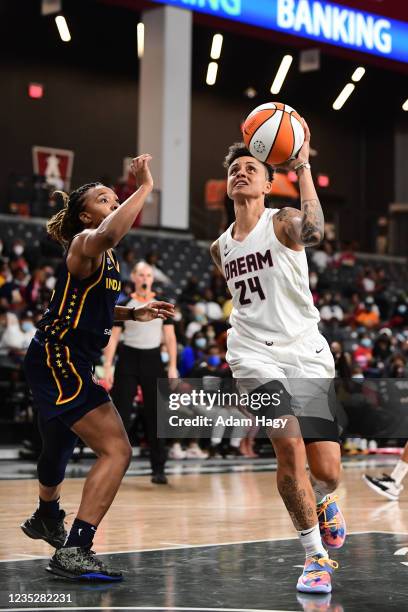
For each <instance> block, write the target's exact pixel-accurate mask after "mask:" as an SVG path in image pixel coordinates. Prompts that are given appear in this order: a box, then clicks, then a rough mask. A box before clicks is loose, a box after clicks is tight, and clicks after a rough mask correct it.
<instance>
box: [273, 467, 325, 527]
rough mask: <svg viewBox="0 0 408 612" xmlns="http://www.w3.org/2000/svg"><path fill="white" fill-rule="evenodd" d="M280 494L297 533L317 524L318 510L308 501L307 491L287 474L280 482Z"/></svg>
mask: <svg viewBox="0 0 408 612" xmlns="http://www.w3.org/2000/svg"><path fill="white" fill-rule="evenodd" d="M278 488H279V493H280V494H281V497H282V500H283V503H284V504H285V506H286V509H287V511H288V512H289V515H290V518H291V519H292V522H293V525H294V527H295V529H296V530H297V531H302V530H303V529H308V528H310V527H313V526H314V525H315V524H316V523H317V517H316V510H315V508H314V507H313V506H312V505H311V504H310V502H309V501H308V499H307V495H306V491H305V489H301V488H299V485H298V483H297V482H296V480H295V479H294V478H292V477H291V476H289V475H288V474H286V475H285V476H284V477H283V478H282V479H281V480H280V481H279V482H278Z"/></svg>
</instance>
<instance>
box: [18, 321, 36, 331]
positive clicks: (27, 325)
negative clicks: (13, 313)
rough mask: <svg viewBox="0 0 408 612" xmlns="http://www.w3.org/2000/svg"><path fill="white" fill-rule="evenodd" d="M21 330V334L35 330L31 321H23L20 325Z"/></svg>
mask: <svg viewBox="0 0 408 612" xmlns="http://www.w3.org/2000/svg"><path fill="white" fill-rule="evenodd" d="M21 329H22V330H23V332H30V331H32V330H33V329H35V327H34V325H33V323H31V321H23V322H22V324H21Z"/></svg>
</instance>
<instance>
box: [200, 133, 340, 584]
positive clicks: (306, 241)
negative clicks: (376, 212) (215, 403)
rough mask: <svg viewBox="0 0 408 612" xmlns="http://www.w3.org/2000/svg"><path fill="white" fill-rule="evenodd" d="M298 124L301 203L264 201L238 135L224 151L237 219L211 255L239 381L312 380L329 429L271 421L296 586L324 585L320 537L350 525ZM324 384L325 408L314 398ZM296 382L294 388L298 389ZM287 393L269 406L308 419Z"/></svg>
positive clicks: (324, 539) (268, 174)
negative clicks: (309, 251)
mask: <svg viewBox="0 0 408 612" xmlns="http://www.w3.org/2000/svg"><path fill="white" fill-rule="evenodd" d="M304 129H305V142H304V144H303V146H302V148H301V150H300V152H299V155H298V157H297V159H296V160H293V161H291V162H290V163H288V164H287V165H286V167H287V168H291V169H294V170H295V171H296V172H297V175H298V179H299V189H300V195H301V209H300V210H298V209H295V208H283V209H281V210H279V209H269V208H265V198H266V197H267V196H268V194H270V193H271V189H272V179H273V172H274V171H273V168H272V167H271V166H270V165H268V164H265V163H262V162H260V161H258V160H257V159H255V158H254V157H252V156H251V154H250V153H249V151H248V150H247V149H246V148H245V145H243V144H235V145H233V146H232V147H230V149H229V153H228V155H227V157H226V160H225V166H226V168H227V169H228V186H227V191H228V196H229V197H230V198H231V199H232V200H233V202H234V208H235V217H236V221H235V223H233V224H232V225H231V226H230V227H229V228H228V229H227V231H226V232H224V234H222V236H220V238H219V239H218V240H216V241H215V242H214V243H213V244H212V245H211V255H212V257H213V260H214V262H215V263H216V265H217V266H218V268H219V269H220V270H221V272H222V273H223V275H224V276H225V279H226V281H227V284H228V289H229V291H230V292H231V295H232V301H233V310H232V313H231V317H230V323H231V329H230V330H229V332H228V352H227V361H228V363H229V365H230V367H231V370H232V373H233V376H234V378H236V379H239V381H240V382H241V383H242V382H245V380H246V379H251V381H252V385H253V387H252V389H254V383H253V381H254V380H255V381H260V382H258V385H260V386H259V387H258V388H257V390H259V389H261V388H262V389H263V390H264V389H268V384H265V382H269V383H274V381H275V386H276V384H277V383H278V381H285V382H284V387H285V389H291V388H292V387H293V384H295V383H297V385H298V387H299V385H300V383H302V380H300V379H303V382H304V388H305V389H307V388H309V387H310V385H311V384H312V385H313V386H314V387H315V390H316V389H317V392H316V395H315V397H316V398H317V401H316V402H314V400H313V399H312V401H311V402H310V405H309V410H310V406H311V408H312V412H311V413H310V412H309V415H310V414H311V415H312V417H313V418H312V419H310V421H312V422H313V423H314V424H315V425H319V424H321V423H324V424H325V426H327V427H326V430H327V431H328V433H327V432H326V430H325V429H323V430H322V431H320V429H319V427H317V430H318V431H319V433H318V434H317V433H312V434H310V433H309V434H307V433H305V432H304V431H302V434H300V431H299V428H297V431H298V432H299V435H297V434H296V433H295V434H292V433H290V432H289V433H288V434H287V435H282V434H281V435H280V436H277V437H276V436H271V435H270V432H269V431H268V435H269V436H270V438H271V442H272V444H273V447H274V450H275V453H276V457H277V462H278V470H277V483H278V489H279V493H280V495H281V497H282V499H283V501H284V503H285V505H286V508H287V510H288V512H289V514H290V517H291V519H292V521H293V524H294V526H295V528H296V530H297V531H298V534H299V537H300V541H301V543H302V544H303V546H304V549H305V553H306V562H305V567H304V571H303V573H302V575H301V576H300V578H299V580H298V584H297V589H298V590H299V591H302V592H314V593H328V592H330V591H331V573H332V571H333V569H335V568H337V563H336V562H335V561H332V560H331V559H329V558H328V553H327V551H326V549H325V546H327V547H331V548H339V547H340V546H342V545H343V543H344V540H345V535H346V530H345V523H344V518H343V516H342V514H341V512H340V510H339V508H338V506H337V503H336V501H335V499H336V498H335V497H334V496H330V493H332V492H333V491H334V490H335V489H336V487H337V485H338V481H339V476H340V470H341V462H340V445H339V443H338V432H337V426H336V424H335V423H334V419H333V417H332V415H331V413H330V411H329V410H328V402H327V386H326V385H325V384H324V381H329V385H330V380H331V379H332V378H333V377H334V363H333V357H332V355H331V352H330V348H329V346H328V344H327V342H326V340H325V338H324V337H323V336H322V335H321V334H320V333H319V331H318V327H317V323H318V321H319V313H318V311H317V309H316V308H315V307H314V305H313V299H312V295H311V292H310V290H309V280H308V266H307V261H306V254H305V247H306V246H315V245H317V244H318V243H319V242H320V241H321V240H322V238H323V231H324V218H323V211H322V208H321V206H320V203H319V199H318V197H317V194H316V190H315V187H314V184H313V179H312V174H311V171H310V164H309V142H310V132H309V129H308V127H307V125H306V123H305V122H304ZM311 379H315V382H314V383H313V381H312V382H310V381H311ZM316 379H318V380H316ZM302 384H303V383H302ZM280 387H282V384H280ZM269 388H270V387H269ZM272 388H273V386H272ZM322 388H324V389H323V395H324V401H323V404H324V405H323V408H322V407H321V406H320V405H319V404H321V399H322V398H321V397H319V395H321V394H320V391H321V389H322ZM302 392H303V391H302V388H300V391H299V393H300V395H301V394H302ZM291 395H293V394H292V393H290V394H287V397H288V398H289V403H288V404H287V405H286V406H285V405H282V406H280V411H278V412H276V410H275V413H274V416H277V417H281V416H284V415H289V424H290V425H293V424H295V425H296V426H298V423H300V422H301V421H302V420H304V421H305V423H306V424H307V422H308V420H307V419H301V418H299V421H297V420H296V418H295V417H294V416H293V415H294V412H293V411H292V409H291V403H290V402H291V401H293V397H292V398H291ZM312 397H313V393H312ZM309 399H310V398H309ZM269 414H270V413H269ZM301 427H302V425H301ZM302 429H303V428H302ZM309 431H310V430H309ZM313 432H316V429H313ZM322 432H323V433H322ZM302 436H303V438H305V440H304V439H303V438H302ZM307 438H309V439H307ZM306 462H307V463H308V464H309V469H310V477H309V476H308V474H307V471H306ZM324 545H325V546H324Z"/></svg>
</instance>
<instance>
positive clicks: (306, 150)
mask: <svg viewBox="0 0 408 612" xmlns="http://www.w3.org/2000/svg"><path fill="white" fill-rule="evenodd" d="M302 125H303V129H304V130H305V141H304V143H303V145H302V146H301V148H300V150H299V153H298V154H297V156H296V158H295V159H291V160H290V161H287V162H285V163H284V164H279V165H277V166H275V167H276V168H283V169H284V170H294V169H295V168H296V166H298V165H299V164H301V163H303V162H308V161H309V155H310V130H309V126H308V125H307V123H306V121H305V120H304V119H303V117H302Z"/></svg>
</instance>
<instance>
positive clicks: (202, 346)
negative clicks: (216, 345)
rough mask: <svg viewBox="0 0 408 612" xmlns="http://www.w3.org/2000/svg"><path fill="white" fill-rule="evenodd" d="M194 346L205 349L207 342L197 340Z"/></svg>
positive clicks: (202, 339) (201, 339)
mask: <svg viewBox="0 0 408 612" xmlns="http://www.w3.org/2000/svg"><path fill="white" fill-rule="evenodd" d="M195 345H196V347H197V348H199V349H205V347H206V346H207V340H206V339H205V338H197V340H196V341H195Z"/></svg>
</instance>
